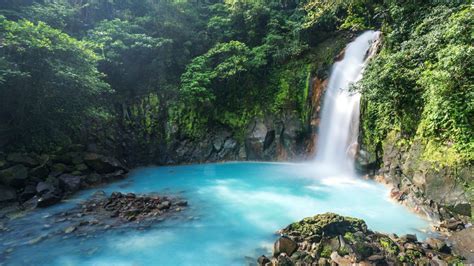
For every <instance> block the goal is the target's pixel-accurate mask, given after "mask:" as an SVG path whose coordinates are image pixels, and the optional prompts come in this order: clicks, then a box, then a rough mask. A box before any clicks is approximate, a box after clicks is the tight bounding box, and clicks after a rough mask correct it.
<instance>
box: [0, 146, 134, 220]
mask: <svg viewBox="0 0 474 266" xmlns="http://www.w3.org/2000/svg"><path fill="white" fill-rule="evenodd" d="M127 173H128V168H127V167H126V166H125V164H124V163H122V162H121V161H119V160H118V159H115V158H113V157H110V156H106V155H102V154H98V153H95V152H91V151H87V150H86V148H85V147H84V146H82V145H74V146H71V147H69V148H68V149H66V150H63V151H58V152H57V153H55V154H41V155H39V154H36V153H9V154H5V153H0V209H2V207H3V209H4V210H3V211H5V209H9V210H29V209H34V208H36V207H40V208H41V207H47V206H50V205H53V204H56V203H58V202H60V201H61V200H62V199H64V198H67V197H68V196H70V195H72V194H74V193H76V192H77V191H79V190H81V189H86V188H90V187H94V186H97V185H100V184H104V183H109V182H111V181H113V180H117V179H122V178H124V177H126V175H127Z"/></svg>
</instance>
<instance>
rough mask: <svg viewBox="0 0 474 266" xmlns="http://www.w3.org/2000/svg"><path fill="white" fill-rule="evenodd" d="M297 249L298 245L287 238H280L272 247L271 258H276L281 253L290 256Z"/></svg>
mask: <svg viewBox="0 0 474 266" xmlns="http://www.w3.org/2000/svg"><path fill="white" fill-rule="evenodd" d="M297 248H298V244H296V242H295V241H293V240H291V239H290V238H288V237H284V236H282V237H280V238H279V239H278V240H277V241H276V242H275V244H274V245H273V256H275V257H277V256H278V255H280V254H281V253H285V254H287V255H288V256H291V255H292V254H293V252H295V251H296V249H297Z"/></svg>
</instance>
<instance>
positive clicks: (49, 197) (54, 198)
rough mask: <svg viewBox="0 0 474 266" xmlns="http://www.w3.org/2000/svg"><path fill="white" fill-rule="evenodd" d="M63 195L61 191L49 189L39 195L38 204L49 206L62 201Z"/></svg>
mask: <svg viewBox="0 0 474 266" xmlns="http://www.w3.org/2000/svg"><path fill="white" fill-rule="evenodd" d="M61 198H62V195H61V194H60V193H59V191H57V190H55V191H48V192H46V193H45V194H43V195H42V196H41V197H39V198H38V199H37V201H36V205H37V206H38V207H40V208H44V207H48V206H51V205H53V204H56V203H58V202H60V201H61Z"/></svg>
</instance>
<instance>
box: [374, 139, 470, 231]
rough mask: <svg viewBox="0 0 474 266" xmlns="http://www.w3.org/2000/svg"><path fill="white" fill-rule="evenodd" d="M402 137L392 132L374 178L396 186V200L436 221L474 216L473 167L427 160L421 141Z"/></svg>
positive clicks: (382, 148)
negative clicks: (470, 187)
mask: <svg viewBox="0 0 474 266" xmlns="http://www.w3.org/2000/svg"><path fill="white" fill-rule="evenodd" d="M400 139H401V136H400V135H399V134H397V133H394V132H392V133H390V134H389V135H388V137H387V139H386V140H385V141H384V145H383V147H381V150H382V151H383V153H382V152H379V153H380V154H379V156H381V158H374V159H373V160H375V161H381V162H382V164H383V167H382V168H381V169H380V170H379V171H378V173H377V174H376V175H375V177H374V178H375V179H376V180H378V181H381V182H383V183H387V184H389V185H391V186H392V187H393V189H392V197H393V198H394V199H396V200H398V201H400V202H401V203H402V204H405V205H407V206H408V207H410V208H412V209H414V210H415V211H417V212H419V213H421V214H423V215H427V216H429V217H430V218H431V219H433V220H435V221H439V222H442V221H445V220H450V219H453V218H454V219H456V220H459V221H463V222H464V223H467V222H468V221H469V219H470V218H471V217H472V204H471V202H470V200H472V195H469V192H468V191H466V189H465V184H466V183H468V182H472V173H473V172H474V169H473V167H472V166H462V167H456V168H454V167H448V166H443V165H439V164H437V163H434V162H428V161H425V160H424V159H423V158H422V155H423V151H424V149H425V147H424V146H423V145H422V144H421V143H420V142H419V141H414V142H413V143H410V144H407V143H402V144H400V143H399V142H400V141H399V140H400ZM368 157H370V156H368ZM372 157H373V156H372Z"/></svg>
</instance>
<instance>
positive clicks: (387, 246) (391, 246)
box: [379, 237, 400, 255]
mask: <svg viewBox="0 0 474 266" xmlns="http://www.w3.org/2000/svg"><path fill="white" fill-rule="evenodd" d="M379 243H380V245H381V246H382V248H383V249H384V250H385V251H386V252H388V253H390V254H392V255H395V254H397V253H398V252H399V251H400V249H399V248H398V246H397V244H395V243H394V242H393V241H392V240H390V238H387V237H383V238H380V240H379Z"/></svg>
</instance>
